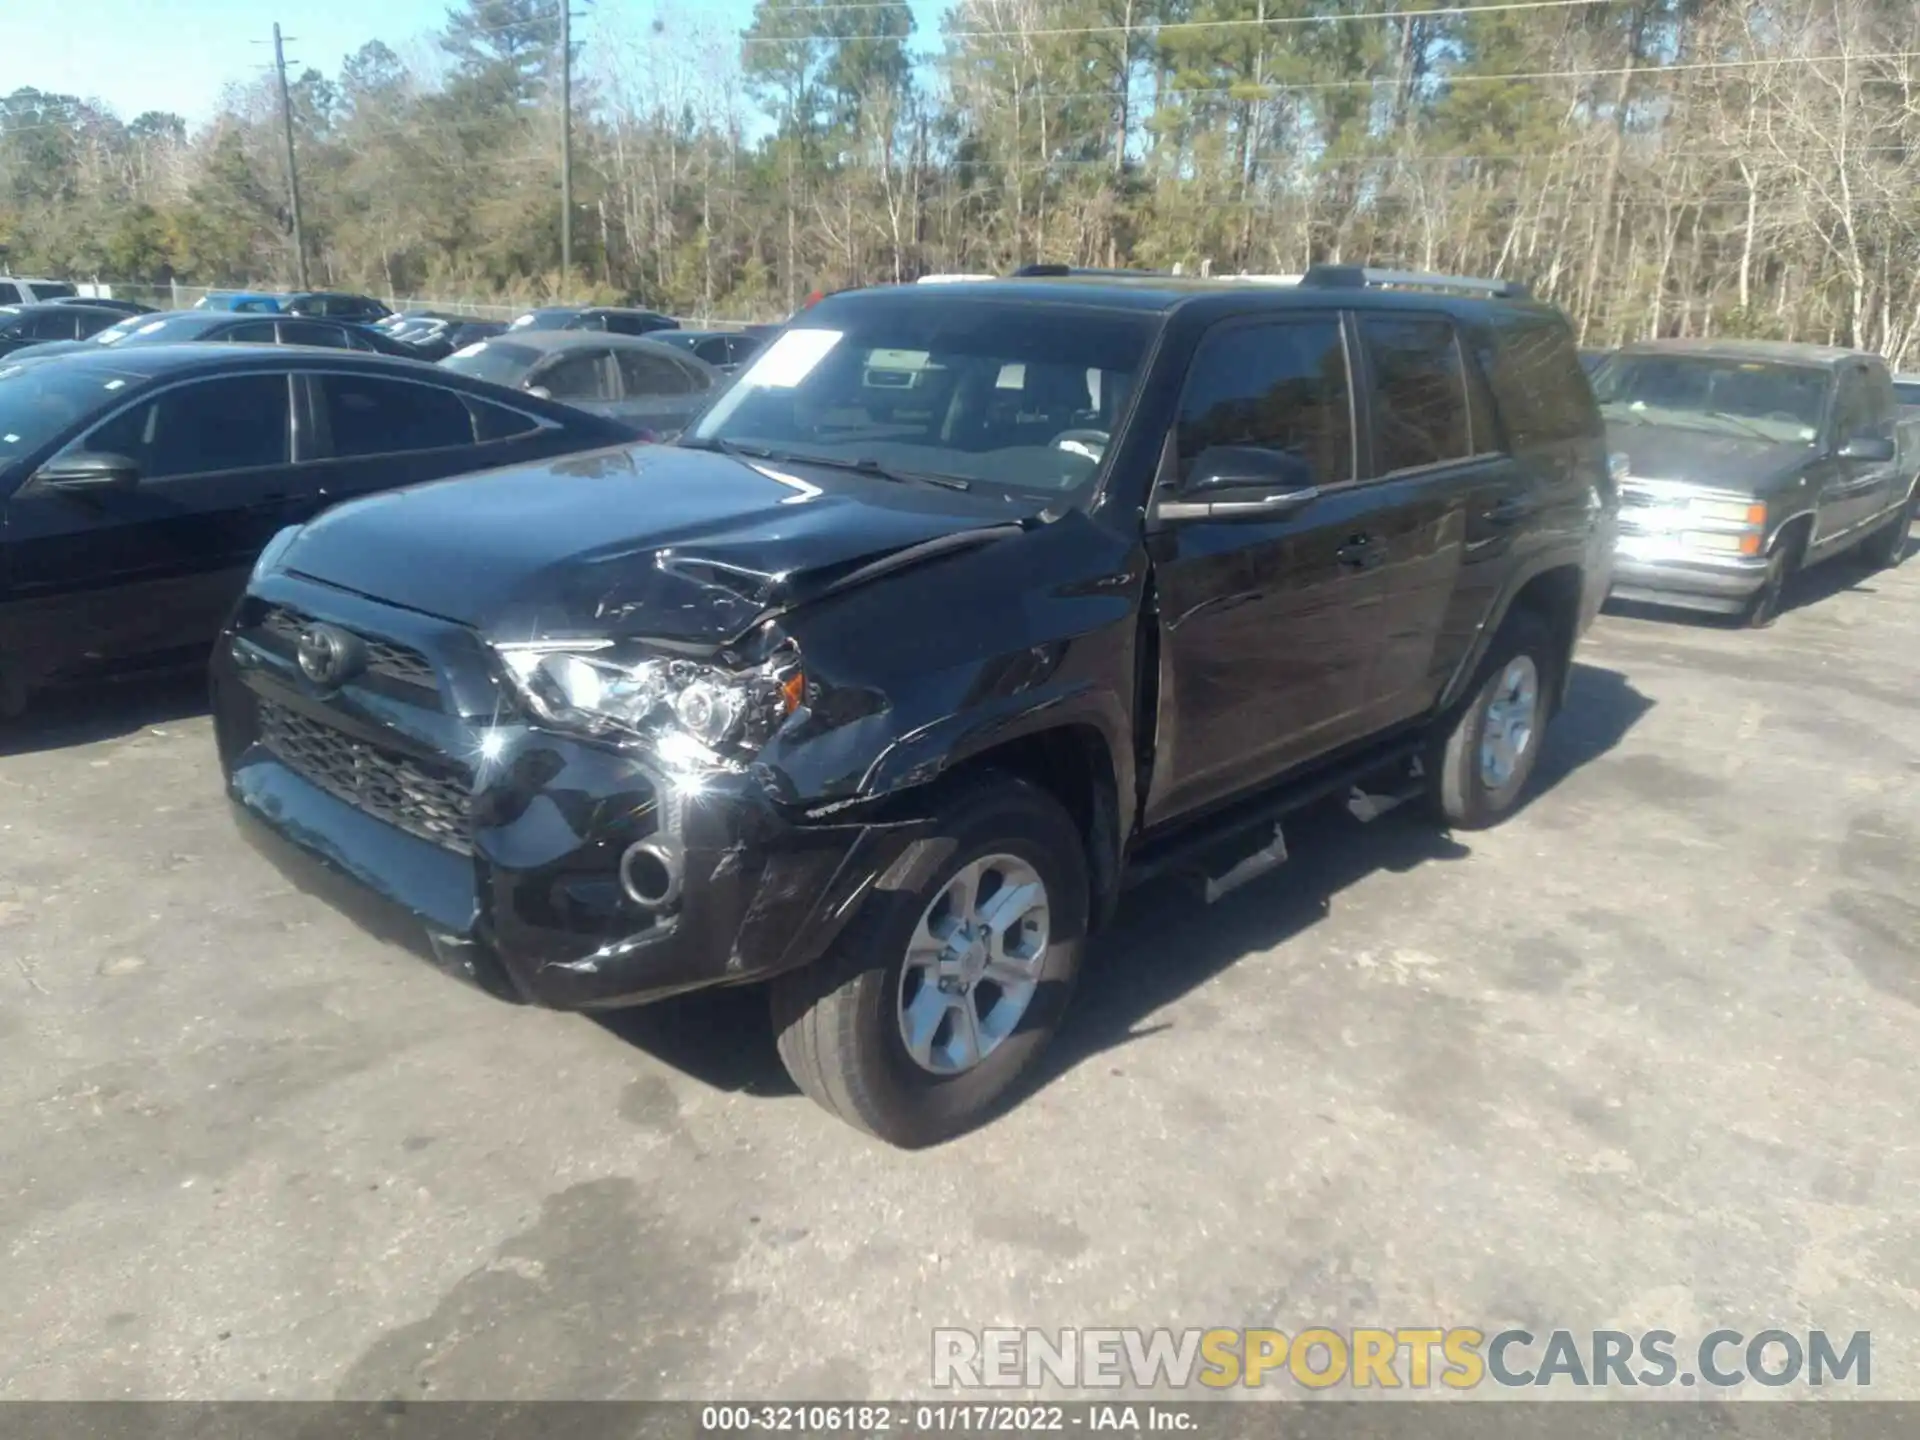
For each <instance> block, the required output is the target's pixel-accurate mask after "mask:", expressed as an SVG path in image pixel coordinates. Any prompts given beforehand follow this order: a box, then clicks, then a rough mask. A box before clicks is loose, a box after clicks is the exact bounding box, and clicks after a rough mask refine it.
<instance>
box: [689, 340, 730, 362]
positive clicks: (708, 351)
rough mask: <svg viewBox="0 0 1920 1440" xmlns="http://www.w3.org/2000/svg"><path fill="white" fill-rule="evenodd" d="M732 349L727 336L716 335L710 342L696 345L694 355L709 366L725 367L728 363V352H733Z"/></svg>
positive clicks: (703, 341)
mask: <svg viewBox="0 0 1920 1440" xmlns="http://www.w3.org/2000/svg"><path fill="white" fill-rule="evenodd" d="M732 348H733V347H732V344H731V342H729V341H728V339H727V337H726V336H724V335H715V336H714V337H713V338H712V339H710V340H701V341H699V342H698V343H696V344H695V345H694V347H693V353H694V354H696V355H698V356H699V357H700V358H701V359H702V360H704V361H706V362H707V364H709V365H725V364H727V363H728V359H727V356H728V352H729V351H731V349H732Z"/></svg>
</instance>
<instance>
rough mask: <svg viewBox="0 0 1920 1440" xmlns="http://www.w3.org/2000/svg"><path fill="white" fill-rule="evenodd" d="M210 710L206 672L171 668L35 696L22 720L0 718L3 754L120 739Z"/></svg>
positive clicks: (0, 750)
mask: <svg viewBox="0 0 1920 1440" xmlns="http://www.w3.org/2000/svg"><path fill="white" fill-rule="evenodd" d="M206 713H207V677H206V674H205V672H199V673H195V672H192V671H187V672H177V673H168V674H165V675H157V676H151V677H147V678H143V679H140V680H121V681H115V682H113V683H111V684H98V685H88V686H84V687H76V688H75V689H73V690H60V691H54V692H51V693H48V694H45V695H36V696H35V697H34V698H33V702H32V705H31V707H30V708H29V709H28V711H27V713H26V714H25V715H23V716H21V717H20V718H19V719H18V720H0V757H5V756H9V755H37V754H41V753H43V752H45V751H48V750H63V749H66V748H68V747H70V746H74V745H91V744H94V743H96V742H98V741H101V740H118V739H120V738H121V737H123V736H127V735H133V734H137V733H138V732H139V731H142V730H145V729H147V728H148V727H149V726H152V725H166V724H169V723H171V722H173V721H176V720H191V719H195V718H197V717H199V716H201V715H205V714H206Z"/></svg>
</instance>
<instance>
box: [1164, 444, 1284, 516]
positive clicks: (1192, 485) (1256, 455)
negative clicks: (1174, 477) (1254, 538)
mask: <svg viewBox="0 0 1920 1440" xmlns="http://www.w3.org/2000/svg"><path fill="white" fill-rule="evenodd" d="M1319 495H1320V491H1319V489H1318V487H1316V486H1315V485H1314V483H1313V470H1312V467H1311V466H1309V465H1308V464H1307V462H1306V461H1305V460H1302V459H1301V458H1300V457H1299V456H1298V455H1289V454H1287V453H1285V452H1284V451H1280V450H1265V449H1261V448H1259V447H1258V446H1243V445H1215V446H1212V447H1211V448H1209V449H1206V450H1202V451H1201V452H1200V454H1199V455H1198V456H1197V457H1196V458H1195V460H1194V462H1193V468H1192V469H1191V470H1190V471H1188V473H1187V479H1186V483H1185V484H1184V485H1182V486H1181V487H1180V491H1179V494H1178V496H1177V497H1176V498H1173V499H1169V500H1164V501H1162V502H1161V503H1160V505H1159V506H1158V508H1157V510H1156V512H1155V513H1156V514H1157V515H1158V516H1159V518H1160V519H1162V520H1259V519H1274V518H1277V517H1279V516H1282V515H1291V514H1293V513H1294V512H1295V511H1296V510H1300V509H1303V508H1304V507H1306V506H1308V505H1311V504H1312V503H1313V502H1314V501H1315V500H1316V499H1318V498H1319Z"/></svg>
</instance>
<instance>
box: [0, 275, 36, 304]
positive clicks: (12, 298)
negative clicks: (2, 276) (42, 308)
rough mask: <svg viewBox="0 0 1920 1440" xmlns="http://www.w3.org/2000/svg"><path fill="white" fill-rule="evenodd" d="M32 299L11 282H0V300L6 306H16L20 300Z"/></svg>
mask: <svg viewBox="0 0 1920 1440" xmlns="http://www.w3.org/2000/svg"><path fill="white" fill-rule="evenodd" d="M32 298H33V297H32V296H30V295H28V294H27V293H26V292H25V291H23V290H22V289H21V288H20V287H19V286H18V285H16V284H15V283H14V282H13V281H11V280H0V300H4V301H5V302H6V303H7V304H9V305H16V304H18V303H20V302H21V301H22V300H30V299H32Z"/></svg>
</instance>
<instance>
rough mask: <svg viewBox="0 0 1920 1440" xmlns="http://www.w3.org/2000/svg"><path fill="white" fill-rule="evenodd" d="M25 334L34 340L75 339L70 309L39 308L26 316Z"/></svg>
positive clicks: (74, 327) (75, 329)
mask: <svg viewBox="0 0 1920 1440" xmlns="http://www.w3.org/2000/svg"><path fill="white" fill-rule="evenodd" d="M27 334H28V335H29V336H30V337H32V338H33V339H35V340H77V339H79V338H80V337H79V334H78V332H77V328H76V326H75V325H74V319H73V312H72V311H70V310H40V311H36V312H34V313H33V314H30V315H28V316H27Z"/></svg>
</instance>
